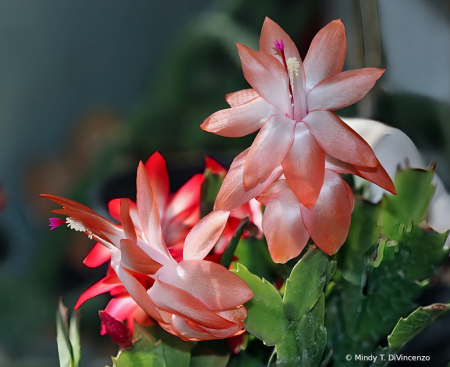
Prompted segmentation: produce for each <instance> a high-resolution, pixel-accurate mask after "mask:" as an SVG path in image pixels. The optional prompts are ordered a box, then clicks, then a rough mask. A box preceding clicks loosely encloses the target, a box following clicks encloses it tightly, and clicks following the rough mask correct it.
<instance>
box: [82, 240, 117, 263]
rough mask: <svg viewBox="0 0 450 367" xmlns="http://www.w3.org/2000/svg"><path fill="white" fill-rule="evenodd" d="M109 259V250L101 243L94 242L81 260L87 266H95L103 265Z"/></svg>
mask: <svg viewBox="0 0 450 367" xmlns="http://www.w3.org/2000/svg"><path fill="white" fill-rule="evenodd" d="M110 259H111V250H110V249H109V248H107V247H105V246H103V245H102V244H101V243H98V242H97V243H96V244H95V246H94V247H93V248H92V250H91V251H90V252H89V254H88V255H87V256H86V258H85V259H84V260H83V264H84V265H86V266H87V267H88V268H96V267H98V266H100V265H103V264H104V263H105V262H107V261H109V260H110Z"/></svg>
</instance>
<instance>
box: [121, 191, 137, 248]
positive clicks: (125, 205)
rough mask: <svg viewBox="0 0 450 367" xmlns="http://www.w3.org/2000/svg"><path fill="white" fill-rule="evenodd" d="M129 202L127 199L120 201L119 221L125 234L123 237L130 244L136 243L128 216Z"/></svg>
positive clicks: (132, 226)
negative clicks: (130, 242) (129, 241)
mask: <svg viewBox="0 0 450 367" xmlns="http://www.w3.org/2000/svg"><path fill="white" fill-rule="evenodd" d="M130 202H131V200H130V199H128V198H125V199H122V200H121V202H120V221H121V222H122V228H123V231H124V232H125V236H126V237H127V238H128V239H129V240H131V241H132V242H136V241H137V236H136V231H135V230H134V225H133V221H132V220H131V216H130Z"/></svg>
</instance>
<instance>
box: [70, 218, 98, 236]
mask: <svg viewBox="0 0 450 367" xmlns="http://www.w3.org/2000/svg"><path fill="white" fill-rule="evenodd" d="M66 222H67V227H69V228H70V229H73V230H75V231H77V232H87V233H88V237H89V239H91V240H92V233H91V231H90V230H88V229H87V228H86V227H85V226H84V225H83V223H82V222H80V221H79V220H78V219H75V218H71V217H67V218H66Z"/></svg>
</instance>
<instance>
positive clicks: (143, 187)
mask: <svg viewBox="0 0 450 367" xmlns="http://www.w3.org/2000/svg"><path fill="white" fill-rule="evenodd" d="M136 183H137V213H138V218H139V223H140V227H141V228H142V234H139V233H137V232H136V229H135V227H134V224H133V221H132V219H131V216H130V201H129V200H128V199H123V200H122V201H121V206H120V214H121V222H122V228H120V227H119V226H117V225H115V224H113V223H111V222H110V221H108V220H107V219H105V218H103V217H101V216H100V215H98V214H97V213H95V212H94V211H92V210H91V209H89V208H87V207H85V206H84V205H81V204H78V203H76V202H73V201H71V200H67V199H64V198H60V197H57V196H53V195H43V196H45V197H47V198H49V199H51V200H53V201H55V202H57V203H59V204H60V205H62V206H63V207H64V208H63V209H60V210H55V211H54V212H56V213H58V214H63V215H67V216H68V219H67V221H68V222H69V224H70V225H71V227H72V228H74V229H76V230H78V231H81V232H85V233H86V234H87V235H89V236H92V238H93V239H95V240H97V241H98V242H100V243H102V244H103V245H105V246H106V247H108V248H109V249H110V250H111V266H112V268H113V269H114V271H115V273H116V274H117V276H118V278H119V279H120V281H121V282H122V284H123V285H124V287H125V289H126V291H127V292H128V293H129V295H130V296H131V297H132V298H133V299H134V300H135V301H136V303H137V304H138V305H139V307H141V308H142V309H143V310H144V311H145V312H146V313H147V314H148V315H149V316H150V317H152V318H153V319H155V320H156V321H157V322H158V323H159V324H160V325H161V327H163V328H164V329H165V330H167V331H168V332H170V333H172V334H174V335H177V336H179V337H180V338H182V339H185V340H208V339H222V338H227V337H231V336H234V335H238V334H240V333H242V332H243V329H242V328H243V323H244V320H245V318H246V316H247V311H246V309H245V307H244V306H243V304H244V303H245V302H247V301H248V300H250V299H251V298H252V297H253V292H252V291H251V289H250V288H249V287H248V285H247V284H246V283H245V282H244V281H243V280H241V279H240V278H239V277H238V276H236V275H235V274H233V273H231V272H230V271H228V270H227V269H226V268H224V267H223V266H221V265H219V264H216V263H213V262H209V261H205V260H203V258H204V256H203V257H197V258H192V257H191V258H189V259H188V258H186V257H185V258H184V260H182V261H180V262H179V263H177V261H175V260H174V258H173V257H172V256H171V254H170V252H169V251H168V249H167V246H166V244H165V241H164V238H163V236H162V229H161V222H160V211H159V207H158V201H157V198H156V192H155V191H156V190H154V189H153V187H152V184H151V182H150V179H149V176H148V174H147V171H146V169H145V167H144V165H143V164H142V163H140V165H139V168H138V174H137V180H136ZM216 215H217V216H218V217H220V218H223V217H228V215H229V213H228V212H226V211H216ZM217 222H218V223H219V225H218V226H216V227H205V226H204V225H203V222H202V220H201V221H200V222H199V223H198V224H197V225H196V226H195V227H194V228H193V229H192V230H191V231H190V233H189V234H188V236H187V238H186V242H188V241H195V242H197V243H199V247H201V248H204V247H207V246H209V244H210V243H214V242H216V241H217V240H218V238H219V237H220V235H221V233H222V231H223V229H224V225H222V223H223V221H222V220H218V221H217ZM205 244H206V245H205ZM205 256H206V254H205ZM137 275H144V276H148V277H150V278H152V279H153V280H154V284H153V285H152V286H151V287H150V288H149V289H146V287H145V286H144V285H143V284H142V282H141V281H140V280H139V279H138V276H137Z"/></svg>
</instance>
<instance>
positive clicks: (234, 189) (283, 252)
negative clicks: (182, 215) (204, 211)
mask: <svg viewBox="0 0 450 367" xmlns="http://www.w3.org/2000/svg"><path fill="white" fill-rule="evenodd" d="M249 150H250V148H249V149H247V150H245V151H244V152H242V153H241V154H239V155H238V156H237V157H236V158H235V159H234V161H233V163H232V164H231V167H230V170H229V171H228V174H227V176H226V177H225V180H224V182H223V184H222V187H221V188H220V191H219V193H218V195H217V198H216V202H215V205H214V211H232V210H234V209H235V208H237V207H239V206H240V205H242V203H245V202H248V201H249V200H251V199H252V198H257V200H259V201H260V202H262V203H263V204H267V207H266V209H265V211H264V215H263V220H262V227H263V231H264V234H265V236H266V240H267V242H268V246H269V250H270V253H271V255H272V259H273V261H275V262H279V263H284V262H286V261H288V260H289V259H291V258H294V257H296V256H297V255H299V254H300V252H301V250H302V249H303V247H304V246H305V245H306V242H307V240H308V238H309V237H312V239H313V240H314V242H315V243H316V245H317V246H318V247H319V248H321V249H322V250H323V251H324V252H326V253H327V254H330V255H331V254H334V253H336V252H337V251H338V250H339V248H340V247H341V246H342V244H343V243H344V241H345V239H346V237H347V233H348V229H349V225H350V214H351V212H352V209H353V204H352V205H350V206H349V205H347V203H349V202H351V203H353V196H352V195H353V194H352V192H351V190H350V188H349V187H348V185H347V184H346V183H345V182H344V181H343V180H342V179H341V178H340V177H339V175H338V174H339V173H352V174H354V175H357V176H360V177H362V178H365V179H366V180H368V181H371V182H373V183H375V184H377V185H379V186H381V187H386V186H388V185H389V184H390V183H391V182H392V181H391V179H390V177H389V175H388V174H387V173H386V171H385V170H384V169H383V167H382V166H381V165H379V166H377V167H376V168H373V169H372V168H371V169H367V168H361V167H355V166H353V165H351V164H349V163H345V162H342V161H339V160H337V159H335V158H333V157H331V156H329V155H327V154H326V155H325V174H324V184H323V187H322V189H321V192H320V196H319V198H318V200H317V202H316V205H315V206H314V208H313V209H309V208H308V207H307V206H305V205H303V204H302V203H301V202H300V201H299V200H298V198H297V197H296V196H295V194H294V193H293V190H292V189H291V187H290V185H289V184H288V181H287V180H286V177H284V175H283V169H282V166H281V165H280V166H278V167H276V168H275V169H274V170H273V172H272V173H271V175H270V176H269V178H267V179H266V180H265V181H263V182H261V183H258V184H257V185H255V186H253V187H245V185H244V183H243V175H244V169H245V162H246V159H247V156H248V154H249ZM344 188H345V190H344ZM282 190H283V192H281V191H282ZM278 193H279V194H278ZM339 195H340V196H339ZM271 199H273V202H272V203H270V205H269V202H270V200H271ZM300 208H301V209H300ZM283 210H285V211H283ZM213 213H214V212H213ZM213 213H211V214H209V215H208V217H211V220H213ZM208 217H205V218H208ZM205 220H207V219H205ZM300 233H301V235H300ZM196 248H197V249H198V246H196ZM198 250H199V249H198ZM192 251H195V249H192Z"/></svg>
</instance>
